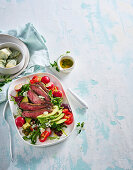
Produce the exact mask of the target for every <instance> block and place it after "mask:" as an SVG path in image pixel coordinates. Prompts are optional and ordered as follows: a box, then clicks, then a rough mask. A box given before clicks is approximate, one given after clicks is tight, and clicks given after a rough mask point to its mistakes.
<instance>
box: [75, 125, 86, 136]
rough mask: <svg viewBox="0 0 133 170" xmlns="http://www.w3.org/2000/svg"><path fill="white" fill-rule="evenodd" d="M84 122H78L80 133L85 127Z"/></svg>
mask: <svg viewBox="0 0 133 170" xmlns="http://www.w3.org/2000/svg"><path fill="white" fill-rule="evenodd" d="M84 124H85V123H84V122H82V123H80V122H78V123H77V125H76V126H77V128H78V134H80V133H81V131H82V130H83V127H84Z"/></svg>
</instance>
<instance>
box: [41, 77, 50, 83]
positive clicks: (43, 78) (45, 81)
mask: <svg viewBox="0 0 133 170" xmlns="http://www.w3.org/2000/svg"><path fill="white" fill-rule="evenodd" d="M41 81H42V82H43V83H44V84H48V83H49V82H50V78H49V77H48V76H44V77H42V79H41Z"/></svg>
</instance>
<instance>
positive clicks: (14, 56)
mask: <svg viewBox="0 0 133 170" xmlns="http://www.w3.org/2000/svg"><path fill="white" fill-rule="evenodd" d="M20 54H21V53H20V51H18V50H16V49H13V48H2V49H1V50H0V67H2V68H11V67H15V66H16V65H17V64H18V57H19V55H20Z"/></svg>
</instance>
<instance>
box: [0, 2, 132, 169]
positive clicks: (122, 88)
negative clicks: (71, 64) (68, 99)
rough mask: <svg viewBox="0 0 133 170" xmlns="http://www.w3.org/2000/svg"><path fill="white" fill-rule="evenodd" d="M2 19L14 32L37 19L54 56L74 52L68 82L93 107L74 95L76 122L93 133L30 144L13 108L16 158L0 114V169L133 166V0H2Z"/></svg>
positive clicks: (0, 7)
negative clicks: (22, 137)
mask: <svg viewBox="0 0 133 170" xmlns="http://www.w3.org/2000/svg"><path fill="white" fill-rule="evenodd" d="M0 21H1V24H0V29H6V30H8V29H11V28H16V27H17V26H21V25H24V24H25V23H28V22H31V23H33V25H34V26H35V27H36V29H37V30H38V31H39V32H40V33H42V34H43V36H44V37H45V39H46V41H47V44H46V45H47V47H48V49H49V54H50V59H51V60H55V59H56V58H57V57H58V56H59V55H60V54H62V53H64V52H65V51H67V50H70V51H71V52H72V55H73V56H74V57H75V60H76V67H75V69H74V70H73V71H72V72H71V73H70V74H69V75H68V76H66V77H65V78H64V79H63V83H64V84H65V85H66V86H67V87H71V88H72V89H73V90H74V91H75V92H76V93H77V94H79V96H80V97H82V98H83V99H84V100H85V101H86V102H87V103H88V106H89V109H88V110H87V111H85V110H84V109H82V108H80V107H79V105H78V103H76V101H74V100H73V103H72V105H73V107H74V113H75V118H76V122H78V121H84V122H85V130H84V131H83V132H82V133H81V134H80V135H77V132H76V131H75V132H74V133H73V134H72V135H71V136H70V137H69V138H68V139H67V140H66V141H65V142H63V143H61V144H58V145H55V146H52V147H49V148H34V147H31V146H28V145H26V144H24V143H23V142H22V141H21V140H20V139H19V136H18V134H17V132H16V130H15V128H14V124H13V120H12V117H11V113H10V109H9V108H8V111H7V119H8V121H9V122H10V125H11V127H12V140H13V148H14V149H13V154H14V158H15V160H14V163H10V157H9V141H8V131H7V127H6V125H5V122H4V121H3V118H2V112H0V114H1V119H0V143H1V145H0V169H2V170H5V169H13V170H18V169H22V170H25V169H31V170H44V169H48V170H55V169H57V170H69V169H72V170H89V169H92V170H112V169H114V170H121V169H133V144H132V143H133V142H132V141H133V2H132V0H67V1H66V0H62V1H61V0H38V1H35V0H32V1H26V0H7V1H5V0H1V1H0ZM2 108H3V104H1V105H0V110H2Z"/></svg>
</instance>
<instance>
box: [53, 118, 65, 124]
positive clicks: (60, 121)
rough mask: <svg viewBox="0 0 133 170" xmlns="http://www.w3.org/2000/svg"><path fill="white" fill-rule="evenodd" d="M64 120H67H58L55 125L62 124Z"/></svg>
mask: <svg viewBox="0 0 133 170" xmlns="http://www.w3.org/2000/svg"><path fill="white" fill-rule="evenodd" d="M66 120H67V119H60V120H58V121H57V122H55V123H56V124H57V125H58V124H61V123H64V122H65V121H66Z"/></svg>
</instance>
